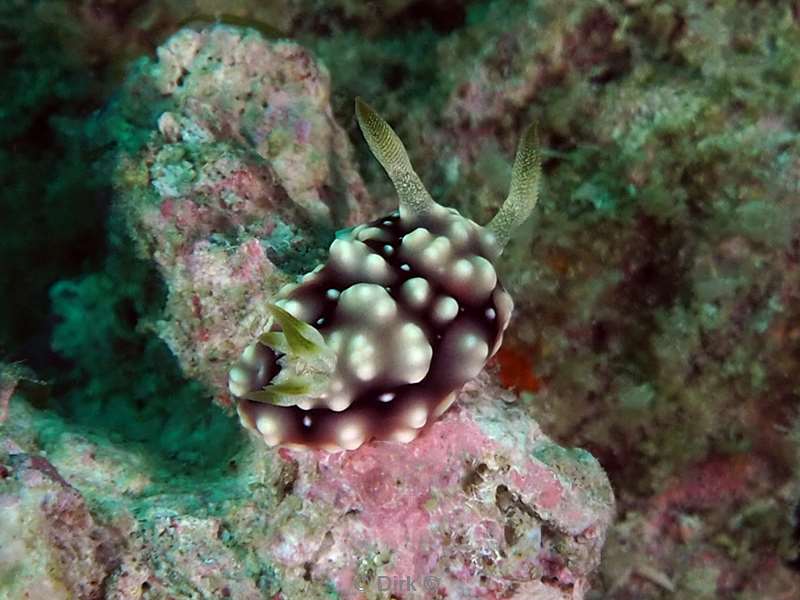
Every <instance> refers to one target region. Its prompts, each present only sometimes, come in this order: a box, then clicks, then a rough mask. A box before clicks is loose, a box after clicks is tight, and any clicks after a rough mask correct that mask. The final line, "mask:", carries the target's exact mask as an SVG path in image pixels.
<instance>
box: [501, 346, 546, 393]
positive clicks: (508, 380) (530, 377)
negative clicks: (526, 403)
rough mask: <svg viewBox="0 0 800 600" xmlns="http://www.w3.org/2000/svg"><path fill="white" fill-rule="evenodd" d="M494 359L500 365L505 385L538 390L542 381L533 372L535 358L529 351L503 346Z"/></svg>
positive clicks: (532, 390)
mask: <svg viewBox="0 0 800 600" xmlns="http://www.w3.org/2000/svg"><path fill="white" fill-rule="evenodd" d="M494 360H495V361H496V362H497V364H498V365H499V366H500V382H501V383H502V384H503V387H506V388H508V389H512V390H519V391H525V392H538V391H539V390H540V389H541V387H542V382H541V381H540V380H539V378H538V377H536V375H535V374H534V372H533V360H532V359H531V355H530V351H528V352H527V353H526V352H525V351H523V350H521V349H517V348H515V347H513V346H507V345H506V346H502V347H501V348H500V350H498V351H497V354H496V355H495V358H494Z"/></svg>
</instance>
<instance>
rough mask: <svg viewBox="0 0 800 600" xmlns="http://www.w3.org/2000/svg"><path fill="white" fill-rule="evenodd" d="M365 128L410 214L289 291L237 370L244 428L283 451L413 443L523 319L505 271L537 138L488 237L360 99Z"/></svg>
mask: <svg viewBox="0 0 800 600" xmlns="http://www.w3.org/2000/svg"><path fill="white" fill-rule="evenodd" d="M356 116H357V118H358V123H359V125H360V127H361V131H362V132H363V134H364V138H365V139H366V141H367V144H369V147H370V150H372V153H373V154H374V155H375V158H377V159H378V161H379V162H380V163H381V165H382V166H383V168H384V169H385V170H386V172H387V174H388V175H389V177H390V178H391V180H392V183H393V184H394V187H395V188H396V189H397V195H398V196H399V200H400V203H399V210H398V211H397V212H395V213H392V214H390V215H388V216H386V217H383V218H381V219H377V220H376V221H373V222H371V223H367V224H365V225H359V226H357V227H355V228H353V229H350V230H348V231H346V232H344V233H343V234H340V235H339V236H338V239H336V240H335V241H334V242H333V244H331V247H330V256H329V257H328V261H327V262H326V263H325V264H322V265H320V266H319V267H317V268H316V269H314V270H313V271H312V272H311V273H308V274H307V275H305V276H303V278H302V280H301V281H300V282H299V283H293V284H289V285H286V286H284V287H283V288H282V289H281V290H280V291H279V292H278V294H277V297H276V299H275V301H274V303H272V304H270V306H269V309H270V313H271V317H270V320H269V322H268V324H267V327H266V331H265V332H264V333H263V334H262V335H261V337H259V339H258V340H257V341H256V342H254V343H252V344H251V345H249V346H248V347H247V348H245V350H244V352H242V355H241V357H240V358H239V360H238V361H237V363H236V364H235V366H234V367H233V368H232V369H231V370H230V373H229V379H228V387H229V390H230V392H231V394H232V395H233V396H234V397H235V398H236V400H237V406H238V412H239V416H240V418H241V421H242V424H243V425H244V426H245V427H248V428H250V429H253V430H255V431H257V432H258V433H259V434H260V435H261V436H262V437H263V438H264V441H265V442H266V443H267V444H268V445H270V446H275V445H278V444H280V445H285V446H290V447H293V446H301V447H313V448H322V449H325V450H328V451H339V450H342V449H346V450H354V449H356V448H358V447H359V446H361V445H362V444H363V443H364V442H366V441H368V440H370V439H371V438H377V439H379V440H398V441H401V442H409V441H411V440H413V439H414V438H416V437H417V435H418V434H419V433H420V431H421V430H422V429H423V428H424V427H425V426H426V425H427V424H429V423H431V422H433V421H434V420H435V419H436V418H438V417H439V416H440V415H442V413H444V412H445V411H446V410H447V409H448V408H449V407H450V405H451V404H452V403H453V400H454V399H455V395H456V392H457V391H458V390H459V389H460V388H461V387H462V386H463V385H464V384H465V383H466V382H467V381H469V380H470V379H472V378H473V377H475V376H476V375H477V374H478V373H480V371H481V370H482V369H483V367H484V365H485V364H486V361H487V360H488V359H489V358H490V357H491V356H493V355H494V353H495V352H497V350H498V348H499V347H500V344H501V343H502V340H503V332H504V331H505V329H506V327H507V326H508V321H509V319H510V317H511V310H512V308H513V302H512V300H511V297H510V296H509V295H508V293H507V292H506V291H505V289H504V288H503V286H502V285H501V284H500V282H499V281H498V279H497V272H496V269H495V262H496V260H497V258H498V257H499V256H500V254H501V253H502V251H503V248H504V247H505V245H506V243H507V242H508V240H509V237H510V235H511V232H512V231H513V230H514V229H515V228H516V227H517V226H518V225H519V224H520V223H522V222H523V221H524V220H525V219H526V218H527V217H528V215H529V214H530V212H531V210H532V209H533V207H534V205H535V204H536V200H537V197H538V188H539V179H540V174H541V167H540V159H539V152H538V143H537V135H536V131H535V128H534V127H533V126H532V127H529V128H528V130H527V131H526V132H525V134H524V136H523V138H522V140H521V142H520V144H519V149H518V151H517V157H516V160H515V162H514V168H513V173H512V177H511V189H510V191H509V194H508V197H507V199H506V200H505V202H504V203H503V205H502V207H501V208H500V210H499V211H498V213H497V215H496V216H495V217H494V218H493V219H492V220H491V222H490V223H489V224H488V225H486V226H484V227H481V226H480V225H478V224H476V223H475V222H474V221H471V220H470V219H466V218H464V217H462V216H461V215H460V214H459V213H458V212H457V211H456V210H454V209H452V208H445V207H443V206H441V205H439V204H437V203H436V202H435V201H434V200H433V198H432V197H431V195H430V194H429V193H428V191H427V190H426V189H425V187H424V185H423V184H422V182H421V181H420V179H419V177H418V176H417V174H416V173H415V172H414V169H413V168H412V166H411V162H410V161H409V159H408V155H407V153H406V149H405V147H404V146H403V143H402V142H401V141H400V138H399V137H397V134H395V132H394V131H393V130H392V128H391V127H390V126H389V125H388V124H387V123H386V122H385V121H384V120H383V119H381V117H379V116H378V114H377V113H376V112H375V111H374V110H373V109H372V108H371V107H370V106H369V105H368V104H366V103H365V102H363V101H362V100H360V99H356Z"/></svg>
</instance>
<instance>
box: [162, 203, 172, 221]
mask: <svg viewBox="0 0 800 600" xmlns="http://www.w3.org/2000/svg"><path fill="white" fill-rule="evenodd" d="M174 215H175V202H174V201H172V200H164V202H162V203H161V216H162V217H164V218H165V219H171V218H172V217H173V216H174Z"/></svg>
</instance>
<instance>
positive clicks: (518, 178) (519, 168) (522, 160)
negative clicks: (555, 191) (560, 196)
mask: <svg viewBox="0 0 800 600" xmlns="http://www.w3.org/2000/svg"><path fill="white" fill-rule="evenodd" d="M541 175H542V161H541V156H540V154H539V131H538V127H537V126H536V124H535V123H534V124H533V125H530V126H529V127H528V129H527V130H526V131H525V134H524V135H523V136H522V139H521V140H520V143H519V148H518V150H517V157H516V159H515V160H514V168H513V170H512V172H511V188H510V190H509V192H508V197H507V198H506V200H505V202H503V206H501V207H500V210H499V211H497V214H496V215H495V216H494V218H493V219H492V220H491V221H490V222H489V223H488V224H487V225H486V229H488V230H489V231H491V232H492V234H494V236H495V243H496V245H497V249H498V251H499V252H502V251H503V248H505V246H506V244H507V243H508V240H509V239H510V238H511V233H512V232H513V231H514V229H516V228H517V227H518V226H519V225H521V224H522V223H523V221H525V219H527V218H528V217H529V216H530V214H531V211H533V208H534V207H535V206H536V202H537V201H538V199H539V180H540V179H541Z"/></svg>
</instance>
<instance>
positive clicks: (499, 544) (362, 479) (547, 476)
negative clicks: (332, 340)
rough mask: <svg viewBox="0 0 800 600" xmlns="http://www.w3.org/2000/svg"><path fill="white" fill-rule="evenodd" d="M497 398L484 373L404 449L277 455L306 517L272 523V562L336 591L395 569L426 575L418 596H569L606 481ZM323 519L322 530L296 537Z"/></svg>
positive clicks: (604, 504)
mask: <svg viewBox="0 0 800 600" xmlns="http://www.w3.org/2000/svg"><path fill="white" fill-rule="evenodd" d="M489 399H491V401H489ZM511 400H513V397H512V396H511V395H510V394H509V392H506V391H504V390H502V389H501V388H498V387H496V385H495V384H493V383H491V378H490V377H489V376H484V377H482V378H480V379H479V381H478V382H476V383H474V384H472V385H471V386H470V389H468V390H466V391H465V392H464V393H462V395H461V396H460V405H459V406H458V408H456V409H454V410H453V411H451V412H450V413H448V414H447V415H446V416H445V417H444V418H443V419H442V420H441V421H439V422H437V423H435V424H434V425H433V426H432V427H431V428H430V430H429V431H427V432H426V433H424V434H423V435H421V436H420V437H419V438H418V439H417V440H415V441H413V442H411V443H409V444H408V445H406V446H403V445H400V444H397V443H393V442H375V443H372V444H367V445H365V446H363V447H362V448H361V449H359V450H356V451H353V452H343V453H338V454H325V453H311V452H306V451H290V450H284V451H281V453H280V457H281V460H283V461H287V462H290V463H296V465H297V466H296V467H295V468H296V469H297V473H298V476H297V480H296V481H295V483H294V488H293V490H294V493H295V494H296V495H297V496H299V497H300V498H302V499H303V500H304V502H303V504H302V506H303V509H302V511H303V516H304V520H305V521H306V523H305V527H304V528H303V530H301V531H298V530H296V529H294V528H279V529H278V530H277V531H276V532H275V536H274V538H273V539H272V540H271V542H270V544H271V546H272V548H273V550H274V552H275V556H276V560H277V561H278V562H279V563H280V564H282V565H283V566H284V567H285V568H286V569H287V570H288V571H289V572H295V573H296V574H297V575H298V576H300V575H301V574H302V573H303V572H304V570H307V569H310V573H311V577H312V578H315V579H316V578H323V579H330V580H332V581H334V582H335V584H336V588H337V590H338V591H339V592H340V594H341V595H342V597H343V598H358V597H360V596H359V594H358V593H357V588H358V587H361V588H364V589H366V590H368V591H369V590H374V591H377V590H378V589H379V588H380V586H381V585H383V584H385V585H389V583H390V582H400V581H403V580H408V579H410V581H412V582H416V583H417V585H418V586H419V587H420V588H422V587H423V586H424V585H425V582H428V584H431V582H436V589H435V590H433V592H434V593H430V592H431V590H427V591H428V592H429V593H430V596H427V597H441V598H520V599H522V598H539V597H542V598H550V597H552V598H581V597H582V596H583V591H584V590H585V589H587V587H588V575H589V572H590V571H591V569H592V568H593V567H594V566H595V565H596V562H597V560H598V559H599V550H600V548H601V546H602V543H603V540H604V532H605V529H606V527H607V526H608V524H609V523H610V520H611V516H612V502H613V501H612V495H611V491H610V488H609V487H608V483H607V481H606V480H605V476H604V474H603V472H602V470H601V469H600V468H599V466H598V464H597V463H596V461H594V459H593V458H591V456H590V455H589V454H588V453H585V452H582V451H576V450H565V449H563V448H559V447H558V446H555V445H554V444H553V443H552V442H551V441H550V440H548V439H547V437H546V436H544V434H542V432H541V431H540V430H539V429H538V427H537V426H536V424H535V423H532V422H531V421H530V420H529V419H525V418H524V416H523V414H522V413H521V412H520V411H519V410H518V409H516V408H515V407H514V406H513V404H510V403H509V402H510V401H511ZM323 523H325V525H324V526H323V527H324V529H325V530H326V532H325V535H324V538H323V539H321V540H320V539H319V538H317V539H316V540H314V541H313V542H312V541H311V540H309V538H308V533H309V532H310V531H312V530H313V529H315V528H317V527H319V526H322V524H323ZM306 528H308V529H306ZM354 556H357V557H360V559H359V561H358V562H354V561H353V557H354ZM398 585H399V583H398ZM437 594H438V595H437ZM408 597H425V596H422V595H420V596H415V595H409V596H408Z"/></svg>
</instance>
